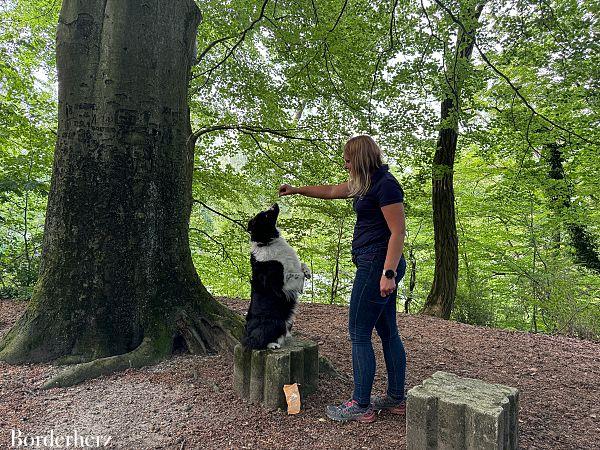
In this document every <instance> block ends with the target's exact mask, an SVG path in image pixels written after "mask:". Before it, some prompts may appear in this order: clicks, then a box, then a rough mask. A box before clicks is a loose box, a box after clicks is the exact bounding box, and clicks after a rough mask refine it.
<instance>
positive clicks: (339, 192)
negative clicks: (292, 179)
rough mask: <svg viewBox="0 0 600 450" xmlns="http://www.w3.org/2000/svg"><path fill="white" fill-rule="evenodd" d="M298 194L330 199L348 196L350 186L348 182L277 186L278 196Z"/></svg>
mask: <svg viewBox="0 0 600 450" xmlns="http://www.w3.org/2000/svg"><path fill="white" fill-rule="evenodd" d="M293 194H300V195H304V196H305V197H313V198H322V199H326V200H331V199H335V198H348V195H350V188H349V187H348V182H345V183H342V184H327V185H322V186H302V187H294V186H290V185H289V184H282V185H281V186H280V187H279V196H283V195H293Z"/></svg>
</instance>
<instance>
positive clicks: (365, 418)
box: [327, 412, 377, 423]
mask: <svg viewBox="0 0 600 450" xmlns="http://www.w3.org/2000/svg"><path fill="white" fill-rule="evenodd" d="M327 417H329V418H330V419H331V420H335V421H336V422H351V421H355V422H360V423H372V422H375V421H376V420H377V417H376V416H375V412H373V413H371V414H369V415H366V416H361V417H352V418H347V419H343V418H340V417H332V416H330V415H329V414H327Z"/></svg>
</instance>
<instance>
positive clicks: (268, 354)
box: [233, 338, 319, 409]
mask: <svg viewBox="0 0 600 450" xmlns="http://www.w3.org/2000/svg"><path fill="white" fill-rule="evenodd" d="M233 380H234V388H235V391H236V392H237V394H238V395H239V396H240V397H242V398H245V399H248V400H249V401H250V402H252V403H262V404H263V405H264V406H265V407H266V408H267V409H277V408H285V407H286V401H285V395H284V393H283V385H284V384H293V383H298V385H299V387H300V395H301V397H302V398H304V397H306V396H307V395H310V394H312V393H313V392H315V391H316V390H317V384H318V381H319V349H318V345H317V344H316V343H314V342H311V341H308V340H301V339H297V338H289V339H287V340H286V343H285V344H284V345H283V346H282V347H281V348H279V349H276V350H248V349H245V348H244V347H243V346H242V345H241V344H238V345H236V347H235V350H234V368H233Z"/></svg>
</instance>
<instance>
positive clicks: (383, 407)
mask: <svg viewBox="0 0 600 450" xmlns="http://www.w3.org/2000/svg"><path fill="white" fill-rule="evenodd" d="M371 408H373V410H374V411H376V412H380V411H389V412H391V413H392V414H404V413H406V401H405V400H396V399H395V398H392V397H390V396H388V395H375V396H373V397H371Z"/></svg>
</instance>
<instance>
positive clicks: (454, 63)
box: [421, 0, 485, 319]
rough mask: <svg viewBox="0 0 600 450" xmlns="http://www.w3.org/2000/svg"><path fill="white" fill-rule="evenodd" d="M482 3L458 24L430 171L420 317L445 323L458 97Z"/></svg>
mask: <svg viewBox="0 0 600 450" xmlns="http://www.w3.org/2000/svg"><path fill="white" fill-rule="evenodd" d="M484 5H485V0H484V1H481V0H479V1H478V0H475V1H472V2H467V3H465V5H464V7H465V8H466V10H465V13H464V14H460V15H459V16H460V17H465V18H466V20H464V21H463V22H460V23H459V24H458V25H460V28H459V31H458V34H457V38H456V46H455V51H454V52H452V53H451V58H449V61H448V62H447V67H448V69H447V73H445V74H444V76H445V79H446V83H445V85H444V86H445V94H444V98H443V100H442V102H441V111H440V116H441V123H440V132H439V136H438V141H437V147H436V151H435V155H434V158H433V167H432V205H433V229H434V241H435V272H434V275H433V283H432V285H431V290H430V291H429V295H428V296H427V300H426V302H425V305H424V306H423V309H422V310H421V313H422V314H427V315H431V316H436V317H441V318H444V319H449V318H450V314H451V313H452V307H453V306H454V300H455V298H456V288H457V284H458V235H457V232H456V212H455V208H454V160H455V157H456V146H457V142H458V118H459V113H460V95H461V90H462V86H463V84H464V81H465V79H466V76H467V74H468V68H469V61H470V59H471V54H472V53H473V46H474V43H475V41H474V39H475V30H476V27H477V24H478V21H479V16H480V15H481V11H482V10H483V7H484Z"/></svg>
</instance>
